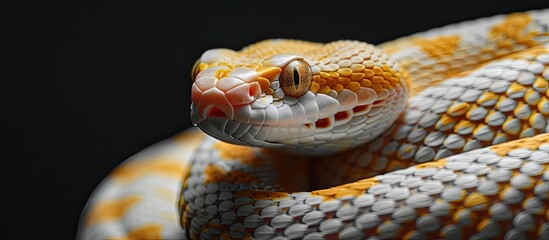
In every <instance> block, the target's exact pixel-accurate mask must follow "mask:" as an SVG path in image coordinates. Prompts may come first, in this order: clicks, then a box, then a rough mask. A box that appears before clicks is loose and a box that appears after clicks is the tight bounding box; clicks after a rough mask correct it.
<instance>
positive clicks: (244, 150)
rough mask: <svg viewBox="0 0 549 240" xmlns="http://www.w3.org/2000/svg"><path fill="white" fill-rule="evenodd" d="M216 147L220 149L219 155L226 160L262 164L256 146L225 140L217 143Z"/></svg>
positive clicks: (255, 164) (253, 164) (254, 164)
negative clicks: (235, 143)
mask: <svg viewBox="0 0 549 240" xmlns="http://www.w3.org/2000/svg"><path fill="white" fill-rule="evenodd" d="M214 148H215V149H217V150H218V151H219V156H220V157H221V158H223V159H224V160H229V161H240V162H241V163H243V164H246V165H252V166H261V159H259V158H258V157H257V155H256V152H255V149H254V148H250V147H247V146H240V145H233V144H228V143H225V142H218V143H216V144H215V145H214Z"/></svg>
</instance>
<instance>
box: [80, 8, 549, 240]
mask: <svg viewBox="0 0 549 240" xmlns="http://www.w3.org/2000/svg"><path fill="white" fill-rule="evenodd" d="M548 16H549V11H547V10H544V11H533V12H529V13H519V14H512V15H507V16H495V17H491V18H486V19H480V20H476V21H470V22H464V23H460V24H458V25H450V26H447V27H444V28H440V29H434V30H431V31H428V32H425V33H420V34H416V35H413V36H410V37H406V38H402V39H398V40H395V41H392V42H388V43H385V44H382V45H380V48H381V49H382V51H383V52H385V53H388V54H389V56H390V58H391V59H389V58H387V57H386V56H385V55H383V54H382V53H381V52H377V50H375V49H374V48H372V47H371V46H370V45H367V44H364V43H360V42H353V41H338V42H334V43H330V44H326V45H323V44H318V43H309V42H302V41H295V40H277V41H274V42H273V41H263V42H260V43H257V44H254V45H251V46H250V47H247V48H245V49H244V50H242V51H241V52H234V51H226V50H223V51H219V50H214V51H213V52H209V53H208V52H207V53H205V54H204V55H203V57H202V58H201V59H200V62H199V63H198V64H197V67H196V72H195V73H194V74H193V76H194V77H195V78H196V81H195V84H194V86H193V121H195V122H196V123H198V126H199V127H200V128H201V129H202V130H204V131H205V132H207V133H209V134H212V135H214V136H216V137H217V138H220V139H223V140H225V141H227V142H230V143H236V144H241V145H253V146H260V147H272V148H270V149H267V148H251V147H247V146H238V145H232V144H229V143H225V142H219V141H217V140H215V139H213V138H211V137H207V136H204V135H203V134H201V133H199V132H198V131H194V130H192V131H186V132H184V133H181V134H180V135H178V136H176V137H174V138H173V139H170V140H167V141H165V142H163V143H161V144H159V145H158V146H154V147H152V148H151V149H148V150H145V151H144V152H142V153H140V154H138V155H136V156H134V157H132V158H131V159H129V160H128V161H127V162H126V163H124V164H122V165H121V166H120V167H118V168H117V169H115V170H114V171H113V172H112V173H111V174H110V175H109V177H107V179H105V181H104V182H103V183H102V184H101V187H100V188H98V189H97V190H96V192H95V193H94V195H93V197H92V198H91V199H90V201H89V202H88V205H87V207H86V209H85V211H84V214H83V218H82V221H81V226H80V230H79V238H82V239H160V238H164V239H183V238H205V239H208V238H223V239H228V238H257V239H270V238H274V237H279V238H280V239H284V238H308V239H316V238H332V239H338V238H341V239H362V238H368V237H372V239H393V238H405V239H434V238H446V239H460V238H463V239H467V238H471V237H472V238H473V239H489V238H493V239H500V238H505V239H536V238H539V239H547V238H549V223H548V218H549V211H548V208H549V206H548V202H549V201H548V199H549V168H548V167H547V165H548V164H549V134H544V132H546V131H547V130H548V127H547V126H548V124H547V122H548V117H549V100H548V98H549V94H548V91H549V90H548V85H549V84H548V79H549V67H548V66H549V45H545V44H546V43H548V42H549V35H548V33H547V28H548V26H549V19H548V18H549V17H548ZM285 52H294V53H301V54H300V55H282V56H283V57H280V56H281V55H279V54H280V53H285ZM336 55H338V56H336ZM288 56H290V57H293V58H295V57H296V56H305V57H303V59H304V60H303V61H306V62H307V64H308V65H309V66H311V68H312V69H313V70H312V72H313V75H314V76H313V77H312V80H313V83H312V84H311V85H310V87H309V89H308V93H306V94H305V95H304V96H305V97H308V98H306V99H305V98H301V97H297V98H295V99H291V98H285V97H283V96H281V95H280V92H281V91H278V93H275V92H276V89H277V88H276V87H277V84H276V83H275V82H277V81H282V80H281V78H280V72H281V69H283V67H284V65H285V64H287V62H288V61H286V62H283V60H284V59H285V58H288ZM353 57H354V58H353ZM264 58H267V59H270V62H269V61H260V60H258V59H264ZM359 58H360V59H359ZM280 59H282V60H280ZM359 60H361V61H359ZM281 62H282V63H281ZM220 66H225V67H220ZM238 67H243V68H245V69H240V70H234V69H236V68H238ZM376 67H377V68H378V69H375V68H376ZM277 68H278V69H277ZM208 69H214V70H208ZM336 73H337V74H336ZM384 73H386V74H385V75H384ZM208 74H210V75H208ZM254 74H255V75H254ZM204 76H206V77H207V76H210V77H212V78H210V79H209V80H208V79H206V80H207V81H205V80H200V79H201V77H202V79H204V78H203V77H204ZM376 76H378V77H381V78H374V77H376ZM226 77H233V78H235V79H236V80H235V79H227V78H226ZM213 80H215V81H213ZM384 81H385V82H386V83H383V82H384ZM220 82H224V83H226V85H219V83H220ZM212 83H214V84H213V85H212ZM216 83H217V84H216ZM273 83H275V84H273ZM231 84H232V85H231ZM375 84H377V85H375ZM229 85H230V86H232V87H233V88H230V87H227V86H229ZM278 85H280V84H278ZM235 86H241V87H242V88H243V89H244V88H245V89H246V93H248V94H249V95H246V98H242V99H236V98H234V96H230V95H231V94H230V93H229V90H230V89H235ZM209 89H215V90H211V91H210V93H208V94H204V93H206V92H207V90H209ZM250 89H253V90H251V91H250ZM364 89H369V90H364ZM372 91H373V92H375V93H374V94H370V93H372ZM211 92H215V93H214V94H211ZM408 92H411V93H412V97H411V98H409V100H408V102H409V104H408V106H405V105H404V104H403V103H404V102H405V101H406V98H407V94H408ZM240 93H242V91H241V92H240ZM282 94H283V95H284V93H282ZM307 94H309V95H307ZM353 94H354V96H353ZM213 95H215V96H213ZM267 95H269V96H274V101H273V100H271V99H273V98H270V97H266V96H267ZM320 95H323V96H322V98H324V97H331V98H333V99H336V100H337V102H338V105H337V107H333V106H332V108H331V109H332V110H330V111H329V110H326V109H328V108H329V107H327V108H322V107H323V106H328V105H326V104H325V101H324V100H326V98H324V100H322V101H318V98H316V100H315V96H320ZM212 96H213V97H212ZM221 96H224V98H223V97H221ZM338 96H339V98H338ZM342 96H343V97H342ZM353 97H354V98H355V100H352V101H350V100H348V99H349V98H351V99H352V98H353ZM201 99H208V100H207V101H206V102H209V103H210V104H204V103H203V102H204V101H203V100H201ZM220 99H221V100H220ZM223 99H228V101H222V100H223ZM258 99H262V100H258ZM277 99H279V100H277ZM296 99H297V100H296ZM328 100H329V99H328ZM236 101H241V102H238V103H237V102H236ZM256 101H258V103H255V102H256ZM259 101H263V102H259ZM269 101H270V102H271V103H269ZM277 101H278V102H279V103H278V104H279V105H278V107H280V106H284V104H287V105H288V107H289V108H288V109H291V108H290V107H291V106H294V105H292V104H296V103H295V102H296V101H297V102H298V103H297V104H302V105H301V106H302V108H300V109H303V110H300V111H299V112H300V113H303V114H300V115H296V114H295V111H294V110H295V109H291V110H292V113H293V116H294V119H285V118H283V117H280V116H287V115H283V114H281V113H278V115H277V116H278V118H277V119H276V120H277V121H278V122H277V121H275V120H273V119H271V121H270V122H268V123H269V124H270V126H269V131H265V130H262V129H263V127H262V126H263V125H262V124H264V123H265V121H266V120H267V121H268V118H269V117H271V118H272V116H270V115H269V114H272V112H273V111H272V109H271V110H269V111H270V112H271V113H269V111H267V110H266V112H267V113H266V114H265V115H266V117H262V120H261V121H263V122H261V121H257V118H255V117H250V118H249V119H244V120H243V119H242V115H245V114H246V113H247V114H251V113H252V112H253V111H255V110H242V109H243V108H245V106H246V105H247V104H249V106H250V109H263V108H264V109H268V108H269V105H272V104H273V103H274V102H277ZM308 101H316V102H315V104H312V105H311V104H310V102H308ZM323 101H324V102H323ZM329 101H331V100H329ZM201 102H202V103H201ZM254 103H255V104H256V105H253V104H254ZM323 104H324V105H323ZM349 105H352V106H349ZM243 106H244V107H243ZM311 106H313V107H311ZM314 106H316V108H315V107H314ZM213 107H216V108H217V109H216V110H212V109H213ZM278 107H277V109H278ZM403 108H406V109H405V110H404V113H402V114H401V115H400V117H399V114H398V113H399V112H401V111H402V109H403ZM311 109H313V110H311ZM314 109H316V110H314ZM323 109H324V111H323ZM343 112H344V113H346V114H342V113H343ZM235 113H236V114H235ZM253 113H254V114H256V113H255V112H253ZM239 114H240V116H239ZM233 115H234V116H233ZM235 116H236V117H235ZM290 116H292V115H290ZM296 116H304V117H297V119H296ZM326 119H329V121H328V123H327V124H326ZM395 120H396V121H395ZM307 121H308V122H307ZM273 122H276V123H277V124H279V122H283V123H284V124H281V125H276V124H274V125H273ZM393 122H394V123H393ZM275 128H276V129H277V130H276V131H275V130H272V129H275ZM283 129H294V130H295V129H297V130H296V131H295V132H292V131H287V132H285V133H282V132H284V130H283ZM262 131H263V132H262ZM272 132H276V134H273V133H272ZM252 133H253V134H252ZM246 134H248V135H246ZM292 134H293V135H292ZM307 134H309V135H307ZM245 135H246V136H245ZM305 135H306V136H305ZM243 136H245V137H243ZM304 136H305V137H304ZM517 139H518V140H517ZM265 140H267V141H265ZM311 140H312V141H311ZM365 142H367V143H366V144H364V143H365ZM349 148H352V149H349ZM281 149H282V150H285V151H287V152H288V153H281V152H280V150H281ZM341 150H343V152H340V153H337V154H331V153H332V152H338V151H341ZM304 153H305V154H307V155H317V156H315V157H307V156H303V154H304ZM294 154H301V155H294ZM193 155H194V156H193ZM368 177H370V178H368ZM181 179H183V180H182V181H181ZM360 179H362V180H360ZM337 185H339V186H337ZM331 186H335V187H331ZM325 187H331V188H327V189H323V190H313V191H311V189H319V188H325ZM179 189H182V190H181V196H179V194H178V191H179ZM309 191H310V192H309ZM291 192H294V193H291ZM178 197H179V200H177V198H178ZM177 206H178V207H177ZM178 209H179V210H178ZM178 221H179V222H180V224H181V226H182V228H180V227H179V226H178V223H177V222H178Z"/></svg>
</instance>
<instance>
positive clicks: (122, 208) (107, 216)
mask: <svg viewBox="0 0 549 240" xmlns="http://www.w3.org/2000/svg"><path fill="white" fill-rule="evenodd" d="M141 200H142V197H141V196H135V195H134V196H127V197H124V198H121V199H116V200H110V201H103V202H99V203H98V204H97V205H95V206H93V207H92V209H91V210H90V212H89V213H88V216H87V217H86V223H85V225H86V226H91V225H94V224H99V223H103V222H106V221H113V220H118V219H120V218H122V216H124V214H126V212H127V211H128V210H130V209H131V208H132V207H133V206H135V204H137V203H138V202H140V201H141Z"/></svg>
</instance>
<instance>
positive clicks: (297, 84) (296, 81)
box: [294, 67, 299, 89]
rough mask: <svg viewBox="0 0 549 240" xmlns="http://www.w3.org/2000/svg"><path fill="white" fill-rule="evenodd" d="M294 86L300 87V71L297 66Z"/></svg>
mask: <svg viewBox="0 0 549 240" xmlns="http://www.w3.org/2000/svg"><path fill="white" fill-rule="evenodd" d="M294 87H295V88H296V89H297V88H298V87H299V72H298V71H297V68H296V67H294Z"/></svg>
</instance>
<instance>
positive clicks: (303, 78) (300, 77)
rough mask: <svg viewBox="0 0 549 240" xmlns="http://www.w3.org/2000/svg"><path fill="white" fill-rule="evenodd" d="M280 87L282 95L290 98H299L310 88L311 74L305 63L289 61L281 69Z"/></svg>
mask: <svg viewBox="0 0 549 240" xmlns="http://www.w3.org/2000/svg"><path fill="white" fill-rule="evenodd" d="M278 81H279V82H280V87H281V88H282V91H284V94H286V95H288V96H290V97H295V98H297V97H301V96H302V95H303V94H305V93H306V92H307V91H309V88H310V87H311V84H312V82H313V72H312V71H311V68H310V67H309V65H308V64H307V63H305V62H304V61H302V60H295V61H291V62H290V63H288V65H286V66H285V67H284V68H282V72H281V73H280V78H279V80H278Z"/></svg>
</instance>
